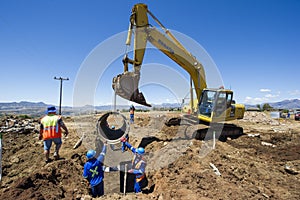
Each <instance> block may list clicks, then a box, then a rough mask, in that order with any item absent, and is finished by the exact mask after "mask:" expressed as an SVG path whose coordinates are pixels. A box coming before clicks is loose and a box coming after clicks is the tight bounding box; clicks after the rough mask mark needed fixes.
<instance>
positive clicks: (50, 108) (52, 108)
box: [46, 106, 56, 113]
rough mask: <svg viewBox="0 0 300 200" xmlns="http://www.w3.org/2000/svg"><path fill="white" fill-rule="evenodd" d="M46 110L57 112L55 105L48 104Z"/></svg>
mask: <svg viewBox="0 0 300 200" xmlns="http://www.w3.org/2000/svg"><path fill="white" fill-rule="evenodd" d="M46 112H47V113H56V108H55V106H48V108H47V111H46Z"/></svg>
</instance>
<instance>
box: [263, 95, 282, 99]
mask: <svg viewBox="0 0 300 200" xmlns="http://www.w3.org/2000/svg"><path fill="white" fill-rule="evenodd" d="M278 96H279V95H275V94H266V95H265V97H266V98H268V99H269V98H276V97H278Z"/></svg>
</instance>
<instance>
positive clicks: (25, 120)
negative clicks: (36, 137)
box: [0, 116, 39, 134]
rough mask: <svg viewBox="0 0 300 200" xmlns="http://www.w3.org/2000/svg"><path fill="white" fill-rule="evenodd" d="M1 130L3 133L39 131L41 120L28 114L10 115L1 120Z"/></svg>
mask: <svg viewBox="0 0 300 200" xmlns="http://www.w3.org/2000/svg"><path fill="white" fill-rule="evenodd" d="M0 131H1V132H2V133H23V134H29V133H32V132H33V133H38V132H39V122H38V120H37V119H31V118H29V117H27V116H9V117H5V118H3V119H2V120H1V127H0Z"/></svg>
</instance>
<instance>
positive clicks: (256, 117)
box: [241, 112, 280, 126]
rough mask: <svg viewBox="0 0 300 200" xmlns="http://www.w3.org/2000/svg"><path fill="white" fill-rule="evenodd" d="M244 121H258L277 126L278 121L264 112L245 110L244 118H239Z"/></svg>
mask: <svg viewBox="0 0 300 200" xmlns="http://www.w3.org/2000/svg"><path fill="white" fill-rule="evenodd" d="M241 121H244V122H251V123H260V124H264V125H271V126H279V125H280V123H279V121H278V120H276V119H272V118H271V117H270V115H268V114H266V113H264V112H245V115H244V118H243V119H241Z"/></svg>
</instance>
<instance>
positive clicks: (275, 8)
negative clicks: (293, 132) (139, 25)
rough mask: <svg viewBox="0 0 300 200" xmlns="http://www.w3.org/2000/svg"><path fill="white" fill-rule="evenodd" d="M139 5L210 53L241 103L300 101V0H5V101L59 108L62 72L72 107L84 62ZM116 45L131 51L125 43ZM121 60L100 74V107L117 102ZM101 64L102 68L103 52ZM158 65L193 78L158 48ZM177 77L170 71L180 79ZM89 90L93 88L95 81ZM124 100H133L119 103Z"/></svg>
mask: <svg viewBox="0 0 300 200" xmlns="http://www.w3.org/2000/svg"><path fill="white" fill-rule="evenodd" d="M140 2H143V3H146V4H147V5H148V8H149V10H150V11H151V12H152V13H153V14H154V15H155V16H156V17H157V18H158V19H159V20H160V21H161V22H162V23H163V24H164V25H165V26H166V27H167V28H168V29H171V30H175V31H177V32H179V33H182V34H184V35H186V36H188V37H190V38H191V39H193V40H194V41H196V42H197V43H199V44H200V45H201V46H202V47H203V48H204V49H205V50H206V51H207V53H208V54H209V55H210V57H211V58H212V60H213V61H214V63H215V64H216V66H217V67H218V70H219V72H220V75H221V77H222V80H223V83H224V85H225V87H226V88H231V89H232V90H233V91H234V97H235V99H236V101H237V102H239V103H246V104H257V103H263V102H276V101H281V100H284V99H295V98H297V99H300V88H299V84H298V83H297V81H298V80H299V74H300V66H299V63H300V39H299V35H300V26H299V24H300V1H298V0H277V1H276V0H243V1H241V0H190V1H189V0H187V1H174V0H172V1H171V0H164V1H157V0H156V1H154V0H152V1H133V0H115V1H107V0H106V1H99V0H89V1H84V0H51V1H50V0H48V1H46V0H26V1H21V0H19V1H17V0H1V1H0V68H1V79H0V85H1V96H0V102H13V101H16V102H19V101H33V102H40V101H42V102H45V103H48V104H55V105H57V104H58V102H59V81H55V80H54V79H53V77H54V76H58V77H59V76H62V77H68V78H69V79H70V80H69V81H65V82H64V84H63V105H70V106H72V105H73V101H74V95H73V93H74V88H75V87H76V79H77V78H78V76H79V75H78V74H79V73H80V69H81V68H82V67H83V66H84V62H85V61H87V60H88V59H89V56H90V55H91V54H92V52H93V51H94V52H95V50H96V49H97V47H99V46H101V44H103V43H104V42H105V41H107V40H110V39H111V38H114V37H115V36H116V35H118V34H120V33H125V32H124V31H126V30H127V28H128V23H129V16H130V12H131V8H132V6H133V5H134V4H135V3H140ZM155 26H156V25H155ZM115 48H116V47H115ZM117 48H120V49H118V50H120V51H123V50H124V51H125V40H124V43H123V44H121V43H120V47H117ZM110 50H111V49H110ZM192 53H193V54H197V52H192ZM197 58H198V60H199V61H200V62H201V57H200V58H199V57H197ZM121 59H122V56H119V57H118V58H116V59H115V60H113V62H111V64H110V65H109V66H108V67H107V68H105V70H104V73H102V74H101V77H99V82H98V85H97V88H96V90H95V91H94V93H95V94H94V96H92V97H90V98H91V99H93V101H94V104H96V105H99V104H111V103H112V102H113V90H112V88H111V80H112V77H113V76H115V75H116V74H118V73H121V72H122V70H123V66H122V61H121ZM97 62H99V65H101V56H100V57H99V61H97ZM152 62H153V63H159V64H162V65H167V66H168V67H170V68H173V67H174V69H176V70H177V71H179V75H178V77H180V76H182V77H183V78H184V77H185V78H187V77H188V75H187V74H186V73H185V72H184V71H183V70H180V68H179V67H178V66H177V65H176V64H175V63H173V62H172V61H170V59H168V58H167V57H166V56H164V55H163V54H162V53H161V52H159V51H157V50H155V49H153V50H149V51H147V52H146V56H145V65H146V63H152ZM148 69H149V68H148ZM153 73H154V75H155V72H153ZM178 77H177V75H176V76H167V78H168V79H169V80H170V81H173V82H176V81H178ZM142 78H143V73H142ZM162 78H164V77H162ZM209 80H211V78H209ZM209 80H208V81H209ZM87 83H88V81H87ZM85 87H86V89H87V90H88V89H89V88H88V87H89V86H88V84H87V86H85ZM141 90H142V91H143V93H144V95H145V96H146V98H147V100H148V101H149V102H150V103H160V102H161V103H162V102H176V101H178V99H179V98H183V96H182V93H180V96H176V95H174V91H173V90H170V89H168V88H166V87H163V86H161V85H159V84H155V83H154V84H152V85H151V84H150V85H146V86H144V87H142V88H141ZM154 91H155V92H154ZM186 92H188V91H186ZM175 93H176V91H175ZM83 95H84V94H83ZM124 102H125V103H129V102H127V101H124V100H118V103H124Z"/></svg>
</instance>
